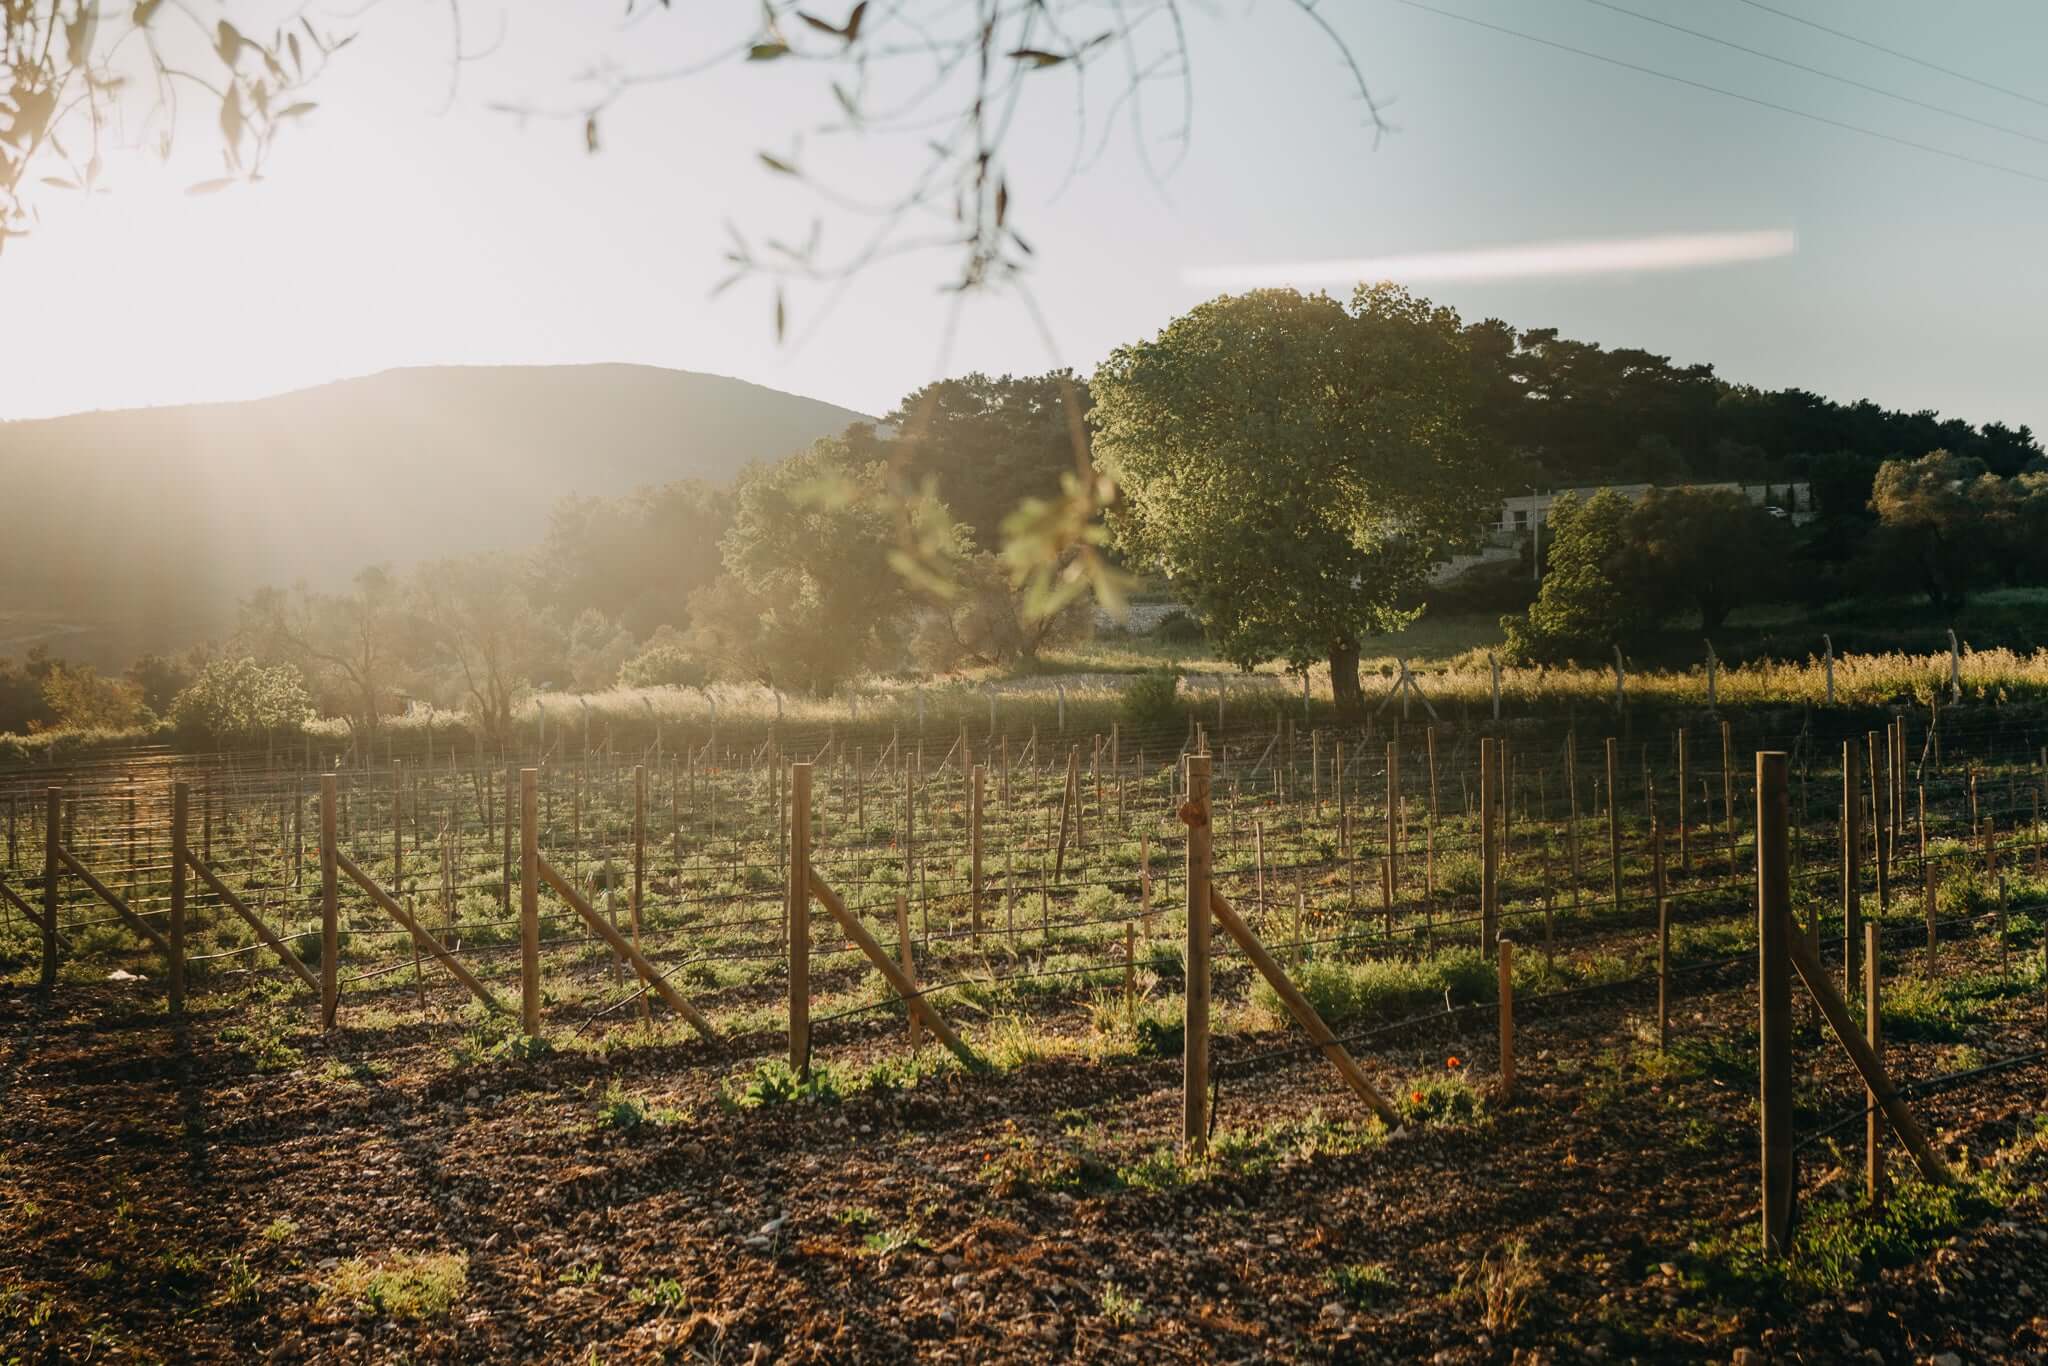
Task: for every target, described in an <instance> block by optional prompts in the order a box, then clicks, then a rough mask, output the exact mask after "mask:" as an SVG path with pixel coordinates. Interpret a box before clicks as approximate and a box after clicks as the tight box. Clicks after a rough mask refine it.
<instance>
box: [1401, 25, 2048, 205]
mask: <svg viewBox="0 0 2048 1366" xmlns="http://www.w3.org/2000/svg"><path fill="white" fill-rule="evenodd" d="M1394 2H1395V3H1396V4H1400V5H1406V6H1407V7H1408V8H1410V9H1418V10H1421V11H1422V12H1423V13H1425V14H1434V15H1436V16H1437V17H1438V18H1441V19H1455V20H1457V21H1458V22H1459V23H1461V24H1470V25H1472V26H1473V27H1474V28H1483V29H1487V30H1489V31H1490V32H1493V33H1500V34H1505V35H1506V36H1508V37H1510V38H1520V39H1522V40H1523V41H1524V42H1529V43H1535V44H1537V45H1538V46H1541V47H1548V48H1555V49H1556V50H1557V51H1559V52H1569V53H1571V54H1572V55H1573V56H1575V57H1586V58H1590V59H1591V60H1593V61H1596V62H1605V63H1607V64H1608V65H1609V66H1618V67H1621V68H1622V69H1623V70H1625V71H1635V72H1639V73H1641V74H1642V75H1645V76H1655V77H1656V78H1657V79H1658V80H1661V81H1674V82H1676V83H1677V84H1679V85H1685V86H1691V87H1692V88H1693V89H1694V90H1704V91H1706V92H1707V93H1708V94H1710V95H1722V96H1725V97H1727V98H1728V99H1731V100H1741V101H1742V102H1743V103H1744V104H1753V105H1756V106H1757V107H1758V108H1760V109H1769V110H1772V111H1774V112H1776V113H1780V114H1790V115H1792V116H1793V117H1794V118H1801V119H1807V120H1810V121H1811V122H1814V123H1821V124H1826V125H1827V126H1828V127H1830V128H1839V129H1841V130H1842V131H1844V132H1847V133H1856V134H1859V135H1861V136H1863V137H1867V138H1876V139H1877V140H1878V141H1880V142H1889V143H1891V144H1893V145H1894V146H1897V147H1910V148H1912V149H1913V150H1914V151H1916V152H1926V153H1928V154H1929V155H1930V156H1938V157H1947V158H1948V159H1949V160H1950V161H1960V162H1963V163H1965V164H1966V165H1970V166H1978V167H1982V168H1983V169H1984V170H1987V171H1999V172H2002V173H2004V174H2006V175H2010V176H2018V177H2019V178H2020V179H2022V180H2031V181H2033V182H2034V183H2035V184H2037V185H2048V175H2041V174H2039V173H2037V172H2034V171H2026V170H2021V169H2020V168H2019V167H2017V166H2007V165H2006V164H2004V163H2003V162H1998V161H1987V160H1985V159H1984V158H1983V157H1973V156H1971V155H1970V154H1969V153H1967V152H1951V151H1949V150H1948V149H1947V148H1945V147H1936V146H1933V145H1931V144H1929V143H1925V142H1915V141H1914V140H1913V139H1911V138H1902V137H1898V136H1896V135H1895V134H1892V133H1880V132H1878V131H1877V130H1876V129H1875V128H1865V127H1863V126H1862V125H1861V124H1855V123H1846V122H1844V121H1843V120H1841V119H1834V118H1829V117H1828V116H1827V115H1826V114H1815V113H1811V112H1809V111H1807V110H1804V109H1795V108H1793V107H1792V106H1791V105H1788V104H1777V103H1774V102H1773V101H1771V100H1766V99H1759V98H1758V97H1757V96H1755V95H1745V94H1743V93H1741V92H1740V91H1736V90H1728V89H1724V88H1723V87H1721V86H1718V85H1708V84H1707V83H1706V82H1705V81H1696V80H1693V79H1692V78H1691V77H1689V76H1674V75H1673V74H1671V73H1670V72H1668V71H1659V70H1657V69H1656V68H1655V67H1649V66H1643V65H1641V64H1639V63H1637V62H1631V61H1625V60H1623V59H1622V58H1620V57H1609V56H1608V55H1606V54H1605V53H1602V52H1591V51H1588V50H1587V49H1585V48H1582V47H1573V46H1572V45H1571V44H1570V43H1560V42H1558V41H1556V40H1555V39H1551V38H1539V37H1537V36H1536V35H1535V34H1533V33H1524V32H1522V31H1521V30H1520V29H1513V28H1508V27H1507V26H1506V25H1504V24H1495V23H1490V22H1488V21H1487V20H1485V19H1475V18H1473V17H1472V16H1471V15H1469V14H1459V13H1457V12H1455V11H1453V10H1447V9H1438V8H1437V7H1436V6H1434V5H1425V4H1423V3H1422V0H1394Z"/></svg>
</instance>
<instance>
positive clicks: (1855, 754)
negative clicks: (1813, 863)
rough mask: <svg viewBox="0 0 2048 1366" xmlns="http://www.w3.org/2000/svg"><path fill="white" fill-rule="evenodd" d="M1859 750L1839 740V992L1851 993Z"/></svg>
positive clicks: (1855, 954) (1858, 870)
mask: <svg viewBox="0 0 2048 1366" xmlns="http://www.w3.org/2000/svg"><path fill="white" fill-rule="evenodd" d="M1861 757H1862V750H1861V749H1860V748H1859V747H1858V746H1857V744H1856V742H1855V741H1854V740H1844V741H1843V742H1842V995H1843V996H1845V997H1848V996H1854V995H1855V993H1856V979H1857V978H1858V977H1859V976H1861V971H1860V969H1859V967H1858V962H1859V960H1860V959H1861V958H1862V956H1863V889H1862V886H1861V882H1862V857H1863V849H1862V839H1863V829H1862V825H1863V822H1862V816H1863V793H1862V791H1861V788H1862V783H1863V779H1862V775H1861V774H1860V773H1859V772H1858V771H1857V770H1858V764H1857V760H1858V759H1859V758H1861Z"/></svg>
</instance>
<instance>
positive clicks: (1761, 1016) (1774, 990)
mask: <svg viewBox="0 0 2048 1366" xmlns="http://www.w3.org/2000/svg"><path fill="white" fill-rule="evenodd" d="M1789 821H1790V803H1789V801H1788V797H1787V791H1786V782H1785V755H1784V753H1783V752H1782V751H1772V752H1765V753H1759V754H1758V755H1757V756H1756V915H1757V1012H1758V1020H1757V1039H1758V1045H1759V1047H1758V1072H1759V1087H1758V1089H1759V1102H1760V1109H1759V1116H1760V1123H1759V1127H1760V1129H1761V1133H1762V1146H1763V1249H1764V1253H1765V1255H1766V1256H1772V1257H1781V1256H1783V1255H1784V1254H1785V1253H1786V1252H1787V1251H1789V1250H1790V1247H1791V1238H1792V974H1791V972H1790V968H1789V963H1788V959H1789V956H1790V952H1791V940H1792V939H1793V938H1795V937H1796V936H1794V935H1793V934H1792V933H1791V930H1792V878H1791V867H1790V861H1789V858H1788V849H1787V844H1786V828H1787V825H1788V824H1789Z"/></svg>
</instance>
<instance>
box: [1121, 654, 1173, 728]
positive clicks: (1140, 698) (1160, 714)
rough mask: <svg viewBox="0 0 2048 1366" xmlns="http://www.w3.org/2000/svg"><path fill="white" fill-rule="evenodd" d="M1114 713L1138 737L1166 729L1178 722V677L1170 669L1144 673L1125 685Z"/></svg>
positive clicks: (1150, 670) (1152, 670) (1149, 670)
mask: <svg viewBox="0 0 2048 1366" xmlns="http://www.w3.org/2000/svg"><path fill="white" fill-rule="evenodd" d="M1117 711H1118V714H1119V715H1120V716H1121V717H1122V718H1123V722H1124V724H1125V725H1127V726H1129V727H1131V729H1132V730H1134V731H1137V732H1139V733H1140V734H1142V733H1144V732H1146V731H1160V730H1165V729H1167V728H1168V727H1170V726H1172V725H1174V724H1175V723H1177V722H1178V721H1179V720H1180V675H1179V674H1178V673H1176V672H1174V671H1173V670H1172V669H1148V670H1146V671H1145V672H1144V673H1141V674H1139V675H1138V676H1137V677H1135V678H1133V679H1132V680H1131V681H1130V682H1128V683H1126V684H1124V690H1123V694H1122V697H1121V698H1120V699H1119V702H1118V706H1117Z"/></svg>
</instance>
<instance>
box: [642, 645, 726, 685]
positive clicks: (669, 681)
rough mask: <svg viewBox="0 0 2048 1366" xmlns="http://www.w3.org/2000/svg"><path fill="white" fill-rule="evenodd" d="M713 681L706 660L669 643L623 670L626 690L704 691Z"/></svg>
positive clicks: (644, 653) (654, 647)
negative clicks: (674, 689)
mask: <svg viewBox="0 0 2048 1366" xmlns="http://www.w3.org/2000/svg"><path fill="white" fill-rule="evenodd" d="M709 677H710V674H709V672H708V671H707V670H706V669H705V667H704V663H703V661H702V660H700V659H698V658H696V657H695V656H694V655H692V654H690V653H689V652H688V651H687V650H685V649H683V648H682V646H680V645H676V644H673V643H668V642H664V643H661V644H658V645H649V646H648V647H647V648H646V649H644V650H642V651H641V652H640V653H639V654H637V655H634V656H633V657H632V658H631V659H629V660H627V661H626V662H625V663H624V664H621V665H620V666H619V686H620V687H622V688H701V687H703V686H704V683H705V681H706V680H707V679H708V678H709Z"/></svg>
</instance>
